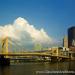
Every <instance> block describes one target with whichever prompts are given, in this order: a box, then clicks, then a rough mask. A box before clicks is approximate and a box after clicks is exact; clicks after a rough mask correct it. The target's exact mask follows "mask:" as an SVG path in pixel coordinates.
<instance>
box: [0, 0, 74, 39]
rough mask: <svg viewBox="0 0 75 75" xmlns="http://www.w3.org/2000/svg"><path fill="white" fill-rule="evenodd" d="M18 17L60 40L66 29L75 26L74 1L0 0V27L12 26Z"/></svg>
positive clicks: (65, 33)
mask: <svg viewBox="0 0 75 75" xmlns="http://www.w3.org/2000/svg"><path fill="white" fill-rule="evenodd" d="M18 17H21V18H23V19H25V20H27V21H28V23H29V25H33V26H34V27H35V29H37V30H39V31H40V30H41V29H42V28H43V29H44V31H45V32H46V33H47V35H48V36H50V37H51V38H53V39H55V40H62V39H63V37H64V36H65V35H67V29H68V28H69V27H71V26H75V0H0V26H5V25H8V24H13V22H14V21H15V20H16V19H17V18H18Z"/></svg>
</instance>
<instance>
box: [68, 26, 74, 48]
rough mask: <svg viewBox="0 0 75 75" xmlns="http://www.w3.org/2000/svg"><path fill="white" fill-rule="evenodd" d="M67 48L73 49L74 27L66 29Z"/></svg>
mask: <svg viewBox="0 0 75 75" xmlns="http://www.w3.org/2000/svg"><path fill="white" fill-rule="evenodd" d="M68 47H69V48H70V47H75V27H71V28H69V29H68Z"/></svg>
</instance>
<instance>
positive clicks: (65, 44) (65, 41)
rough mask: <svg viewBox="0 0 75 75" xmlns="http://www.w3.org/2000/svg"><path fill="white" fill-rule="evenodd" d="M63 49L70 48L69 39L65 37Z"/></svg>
mask: <svg viewBox="0 0 75 75" xmlns="http://www.w3.org/2000/svg"><path fill="white" fill-rule="evenodd" d="M63 47H66V48H68V37H67V36H65V37H64V39H63Z"/></svg>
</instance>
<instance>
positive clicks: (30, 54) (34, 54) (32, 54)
mask: <svg viewBox="0 0 75 75" xmlns="http://www.w3.org/2000/svg"><path fill="white" fill-rule="evenodd" d="M0 56H46V57H61V58H69V56H55V55H51V54H47V53H9V54H6V53H0Z"/></svg>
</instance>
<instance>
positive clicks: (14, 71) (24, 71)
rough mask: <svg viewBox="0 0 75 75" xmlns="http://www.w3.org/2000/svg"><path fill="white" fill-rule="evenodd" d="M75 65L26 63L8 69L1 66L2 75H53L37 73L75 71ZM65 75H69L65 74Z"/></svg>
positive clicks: (68, 63) (69, 63)
mask: <svg viewBox="0 0 75 75" xmlns="http://www.w3.org/2000/svg"><path fill="white" fill-rule="evenodd" d="M74 65H75V61H71V62H37V63H35V62H28V63H27V62H26V63H24V64H11V65H10V66H6V67H1V66H0V75H51V74H39V73H36V72H37V71H75V66H74ZM52 75H53V74H52ZM55 75H56V74H55ZM57 75H58V74H57ZM59 75H63V74H59ZM64 75H69V74H64Z"/></svg>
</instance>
